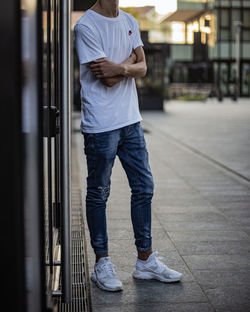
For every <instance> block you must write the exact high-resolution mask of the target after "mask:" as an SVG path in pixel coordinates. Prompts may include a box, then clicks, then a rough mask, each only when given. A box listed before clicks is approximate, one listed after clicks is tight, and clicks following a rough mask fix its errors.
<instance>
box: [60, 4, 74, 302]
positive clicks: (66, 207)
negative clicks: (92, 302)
mask: <svg viewBox="0 0 250 312" xmlns="http://www.w3.org/2000/svg"><path fill="white" fill-rule="evenodd" d="M61 18H62V24H61V51H62V67H61V68H62V72H61V79H62V85H61V86H62V90H61V95H62V96H61V111H60V112H61V118H60V121H61V164H60V169H61V170H60V171H61V207H62V233H61V235H62V292H63V301H64V302H70V301H71V193H70V190H71V98H72V96H71V90H72V88H71V86H72V82H71V79H72V78H71V77H72V75H71V70H72V65H71V57H72V55H71V54H72V53H71V49H72V45H71V0H63V1H62V3H61Z"/></svg>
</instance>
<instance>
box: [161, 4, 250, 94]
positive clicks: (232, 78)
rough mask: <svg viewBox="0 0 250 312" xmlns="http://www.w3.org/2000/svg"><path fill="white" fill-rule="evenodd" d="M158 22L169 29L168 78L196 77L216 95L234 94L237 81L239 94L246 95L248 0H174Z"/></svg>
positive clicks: (249, 86)
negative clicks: (170, 66) (170, 65)
mask: <svg viewBox="0 0 250 312" xmlns="http://www.w3.org/2000/svg"><path fill="white" fill-rule="evenodd" d="M161 24H163V25H168V26H169V29H170V31H169V32H170V35H169V37H168V42H169V43H170V59H171V61H172V62H173V64H174V67H173V68H174V69H173V71H172V75H171V81H172V82H178V83H181V82H183V83H187V82H195V81H194V80H193V79H194V78H195V80H196V79H197V78H198V79H199V81H198V82H203V83H205V82H209V83H214V84H215V86H216V91H217V93H218V94H219V95H220V96H222V95H225V96H234V95H235V93H236V91H237V85H238V86H239V95H241V96H249V95H250V1H249V0H178V5H177V11H176V12H173V13H172V14H170V15H168V16H167V17H166V18H164V19H163V20H162V22H161ZM237 34H238V37H237ZM237 38H238V40H237ZM195 68H196V69H197V70H195ZM192 73H195V75H193V74H192ZM197 74H198V75H197ZM196 82H197V81H196Z"/></svg>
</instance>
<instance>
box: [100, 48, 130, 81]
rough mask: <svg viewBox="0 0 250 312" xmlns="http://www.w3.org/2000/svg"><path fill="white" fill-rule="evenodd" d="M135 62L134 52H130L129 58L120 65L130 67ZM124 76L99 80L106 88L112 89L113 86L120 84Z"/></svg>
mask: <svg viewBox="0 0 250 312" xmlns="http://www.w3.org/2000/svg"><path fill="white" fill-rule="evenodd" d="M135 62H136V55H135V53H134V52H132V54H131V56H130V57H129V58H128V59H127V60H125V61H124V62H122V63H121V65H132V64H134V63H135ZM124 78H125V76H123V75H118V76H115V77H109V78H101V79H100V80H101V82H102V83H103V84H105V85H106V86H107V87H113V86H114V85H115V84H117V83H119V82H121V81H122V80H123V79H124Z"/></svg>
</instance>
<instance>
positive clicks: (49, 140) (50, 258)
mask: <svg viewBox="0 0 250 312" xmlns="http://www.w3.org/2000/svg"><path fill="white" fill-rule="evenodd" d="M47 106H48V120H50V106H51V1H50V0H47ZM50 128H51V124H50V122H49V123H48V133H49V135H48V138H47V152H48V209H49V211H48V214H49V220H48V221H49V264H50V273H51V274H52V273H53V220H52V218H53V211H52V171H51V170H52V157H51V156H52V155H51V141H52V140H51V129H50Z"/></svg>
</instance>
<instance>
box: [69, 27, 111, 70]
mask: <svg viewBox="0 0 250 312" xmlns="http://www.w3.org/2000/svg"><path fill="white" fill-rule="evenodd" d="M74 31H75V45H76V51H77V54H78V58H79V62H80V64H85V63H89V62H92V61H94V60H97V59H99V58H102V57H106V55H105V53H104V51H103V49H102V46H101V42H100V40H99V39H98V38H99V36H98V35H95V34H94V32H93V30H92V29H91V28H89V27H88V26H86V25H81V24H76V26H75V28H74Z"/></svg>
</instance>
